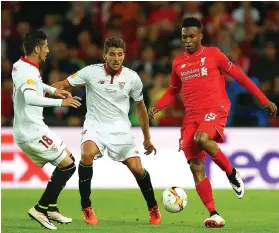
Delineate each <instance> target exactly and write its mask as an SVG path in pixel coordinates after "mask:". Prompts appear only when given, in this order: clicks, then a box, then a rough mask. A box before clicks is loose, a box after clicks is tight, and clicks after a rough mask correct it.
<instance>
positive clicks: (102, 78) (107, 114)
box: [68, 64, 143, 133]
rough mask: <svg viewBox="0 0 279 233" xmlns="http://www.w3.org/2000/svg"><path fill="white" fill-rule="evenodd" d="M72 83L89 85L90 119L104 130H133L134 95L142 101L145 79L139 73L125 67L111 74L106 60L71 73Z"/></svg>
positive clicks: (88, 114) (114, 131)
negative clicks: (130, 119)
mask: <svg viewBox="0 0 279 233" xmlns="http://www.w3.org/2000/svg"><path fill="white" fill-rule="evenodd" d="M68 81H69V83H70V84H71V86H85V87H86V105H87V113H86V122H85V123H84V125H91V127H93V128H94V129H95V130H96V131H98V132H102V133H127V132H130V128H131V123H130V121H129V116H128V113H129V109H130V98H132V99H133V100H134V101H141V100H142V99H143V95H142V86H143V85H142V82H141V79H140V77H139V76H138V74H137V73H136V72H135V71H133V70H131V69H129V68H126V67H122V68H121V69H120V70H119V71H118V72H117V73H116V74H114V75H113V74H111V73H110V72H109V70H108V69H107V68H106V66H105V65H104V64H95V65H90V66H86V67H85V68H83V69H81V70H80V71H78V72H77V73H75V74H73V75H71V76H70V77H68Z"/></svg>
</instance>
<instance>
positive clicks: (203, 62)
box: [201, 57, 206, 66]
mask: <svg viewBox="0 0 279 233" xmlns="http://www.w3.org/2000/svg"><path fill="white" fill-rule="evenodd" d="M205 58H206V57H202V58H201V66H204V65H205Z"/></svg>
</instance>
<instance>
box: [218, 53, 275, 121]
mask: <svg viewBox="0 0 279 233" xmlns="http://www.w3.org/2000/svg"><path fill="white" fill-rule="evenodd" d="M216 59H217V64H218V66H219V68H220V69H221V70H222V71H224V72H225V73H227V74H229V75H230V76H232V77H233V78H234V79H235V80H236V81H237V82H238V83H239V84H240V85H242V86H243V87H244V88H245V89H246V90H247V91H248V92H249V93H251V94H252V95H253V96H255V97H256V98H257V99H258V100H259V101H260V102H261V104H262V105H263V106H264V107H265V109H266V110H267V111H268V112H269V113H270V115H272V116H274V117H275V116H276V114H277V107H276V105H275V104H274V103H272V102H271V101H269V100H268V98H267V97H266V96H265V95H264V93H263V92H262V91H261V90H260V89H259V88H258V87H257V86H256V84H255V83H253V81H252V80H251V79H250V78H249V77H247V76H246V75H245V74H244V73H243V72H242V71H241V70H240V69H239V68H238V67H237V66H236V65H234V64H233V63H232V62H230V61H229V59H228V58H227V57H226V56H225V55H224V54H223V53H221V52H220V51H219V50H218V51H217V54H216Z"/></svg>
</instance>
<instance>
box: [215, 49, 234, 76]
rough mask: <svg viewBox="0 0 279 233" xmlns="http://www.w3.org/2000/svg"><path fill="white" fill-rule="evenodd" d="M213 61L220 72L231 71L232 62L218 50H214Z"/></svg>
mask: <svg viewBox="0 0 279 233" xmlns="http://www.w3.org/2000/svg"><path fill="white" fill-rule="evenodd" d="M215 59H216V63H217V67H218V68H219V69H220V70H222V71H224V72H226V73H227V72H228V71H229V70H230V69H231V67H232V62H231V61H230V59H229V58H228V57H227V56H226V55H225V54H223V53H222V52H221V51H220V49H218V48H216V51H215Z"/></svg>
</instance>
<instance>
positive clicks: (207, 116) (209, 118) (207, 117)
mask: <svg viewBox="0 0 279 233" xmlns="http://www.w3.org/2000/svg"><path fill="white" fill-rule="evenodd" d="M216 116H217V115H216V114H214V113H212V112H210V113H207V114H205V117H204V121H212V120H215V118H216Z"/></svg>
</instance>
